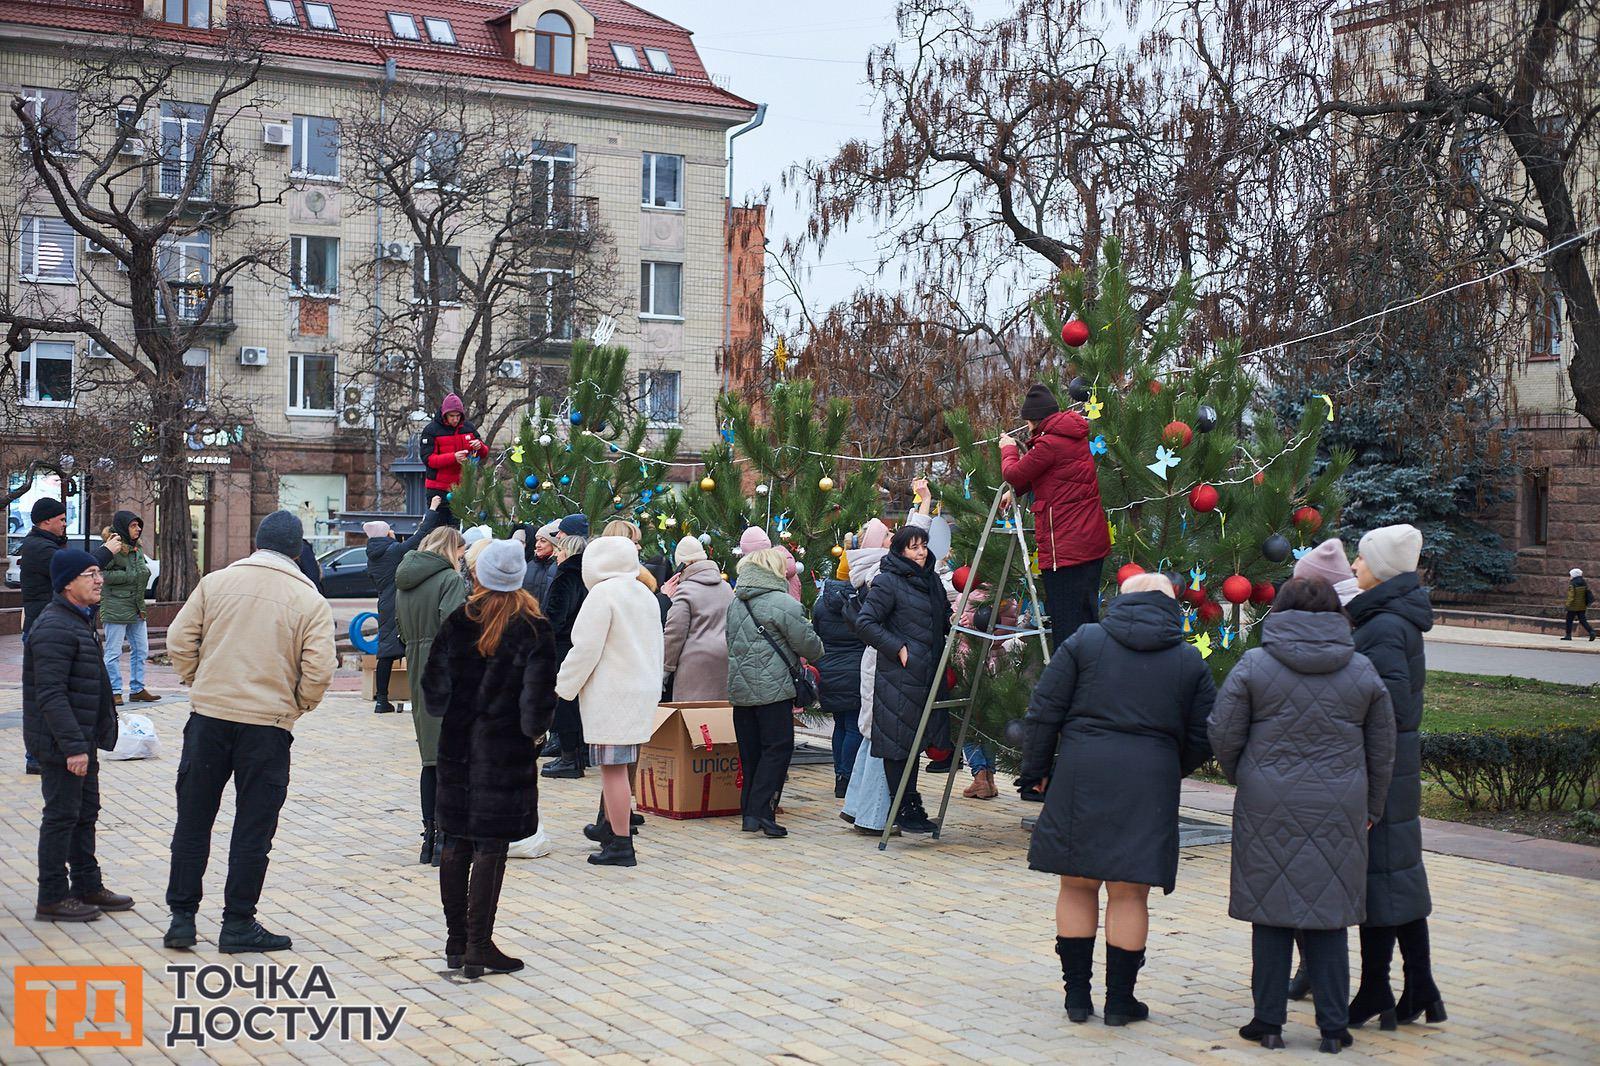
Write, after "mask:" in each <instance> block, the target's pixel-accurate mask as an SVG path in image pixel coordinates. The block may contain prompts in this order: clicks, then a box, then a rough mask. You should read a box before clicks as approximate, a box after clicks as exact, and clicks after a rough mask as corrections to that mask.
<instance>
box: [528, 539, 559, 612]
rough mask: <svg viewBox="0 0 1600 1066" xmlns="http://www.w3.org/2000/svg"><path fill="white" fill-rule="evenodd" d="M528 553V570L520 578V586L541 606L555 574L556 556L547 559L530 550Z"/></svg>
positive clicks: (547, 596) (548, 593) (548, 594)
mask: <svg viewBox="0 0 1600 1066" xmlns="http://www.w3.org/2000/svg"><path fill="white" fill-rule="evenodd" d="M529 536H532V534H529ZM529 554H530V558H529V559H528V572H527V574H526V576H524V577H523V579H522V587H523V588H524V589H526V590H527V591H528V594H529V595H531V596H532V597H533V598H534V599H536V600H538V601H539V606H540V607H543V606H544V601H545V600H546V599H548V598H549V596H550V582H551V581H552V580H553V579H554V578H555V576H556V557H555V556H554V555H551V556H550V558H548V559H541V558H539V557H538V556H537V555H533V554H532V553H531V551H530V553H529Z"/></svg>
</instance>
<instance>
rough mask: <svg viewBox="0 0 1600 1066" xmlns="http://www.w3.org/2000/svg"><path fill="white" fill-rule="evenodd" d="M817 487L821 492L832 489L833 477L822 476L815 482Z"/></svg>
mask: <svg viewBox="0 0 1600 1066" xmlns="http://www.w3.org/2000/svg"><path fill="white" fill-rule="evenodd" d="M817 488H819V489H821V490H822V491H823V492H832V491H833V478H831V477H824V478H823V479H822V480H821V481H818V482H817Z"/></svg>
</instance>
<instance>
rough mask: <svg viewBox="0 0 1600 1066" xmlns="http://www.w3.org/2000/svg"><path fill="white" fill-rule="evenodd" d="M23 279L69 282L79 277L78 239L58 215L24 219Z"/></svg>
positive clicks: (21, 242) (59, 283)
mask: <svg viewBox="0 0 1600 1066" xmlns="http://www.w3.org/2000/svg"><path fill="white" fill-rule="evenodd" d="M21 238H22V239H21V241H20V242H19V243H20V244H21V245H22V280H23V281H40V282H47V283H49V284H54V285H70V284H72V283H73V282H74V281H76V280H77V277H78V242H77V239H76V236H75V235H74V234H73V232H72V227H71V226H69V225H67V224H66V223H65V222H63V221H62V220H61V219H59V218H39V217H37V216H34V215H24V216H23V218H22V232H21Z"/></svg>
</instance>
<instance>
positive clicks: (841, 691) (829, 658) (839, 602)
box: [811, 577, 867, 715]
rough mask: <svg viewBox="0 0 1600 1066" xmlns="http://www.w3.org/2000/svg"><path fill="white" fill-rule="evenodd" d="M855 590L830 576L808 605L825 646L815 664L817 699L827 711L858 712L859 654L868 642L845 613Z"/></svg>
mask: <svg viewBox="0 0 1600 1066" xmlns="http://www.w3.org/2000/svg"><path fill="white" fill-rule="evenodd" d="M854 594H855V589H853V588H852V587H851V585H850V582H848V581H840V580H838V579H837V578H831V577H830V578H829V579H828V580H827V581H825V582H823V584H822V595H820V596H818V597H817V602H816V605H815V606H813V607H812V609H811V626H812V628H813V629H815V630H816V631H817V636H819V637H821V638H822V646H823V647H824V648H826V649H827V651H826V652H825V653H824V654H823V656H822V658H820V659H818V660H817V664H816V665H817V672H818V673H819V674H821V675H822V684H821V686H820V698H819V700H818V703H819V704H820V705H821V707H822V709H823V711H825V712H827V713H829V714H849V715H856V714H859V713H861V656H862V655H864V654H866V650H867V646H866V645H865V644H863V643H862V642H861V638H860V637H858V636H856V631H855V629H854V628H853V627H852V626H851V625H850V623H849V622H848V621H846V620H845V616H844V607H845V601H846V600H847V599H850V598H853V596H854Z"/></svg>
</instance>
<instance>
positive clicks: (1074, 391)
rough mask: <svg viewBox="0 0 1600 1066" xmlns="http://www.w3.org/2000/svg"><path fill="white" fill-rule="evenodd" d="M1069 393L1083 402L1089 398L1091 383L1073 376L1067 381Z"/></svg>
mask: <svg viewBox="0 0 1600 1066" xmlns="http://www.w3.org/2000/svg"><path fill="white" fill-rule="evenodd" d="M1067 395H1069V396H1071V397H1072V398H1073V399H1074V400H1077V401H1078V402H1079V403H1082V402H1083V401H1084V400H1087V399H1088V398H1089V383H1088V382H1087V381H1085V380H1083V379H1082V378H1073V379H1072V380H1071V381H1069V382H1067Z"/></svg>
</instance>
